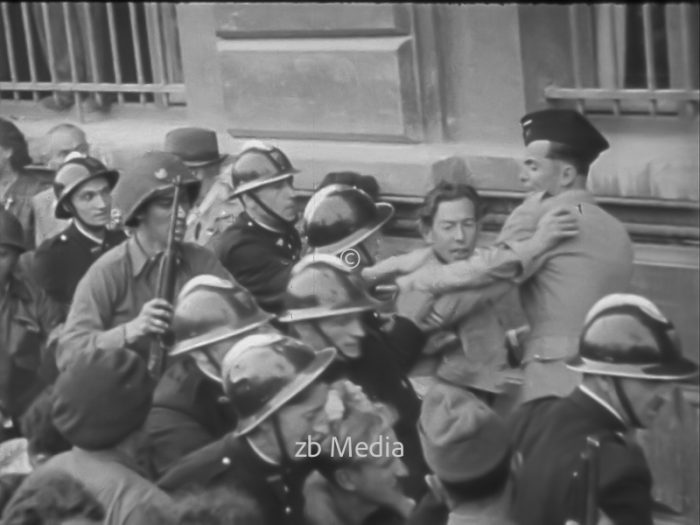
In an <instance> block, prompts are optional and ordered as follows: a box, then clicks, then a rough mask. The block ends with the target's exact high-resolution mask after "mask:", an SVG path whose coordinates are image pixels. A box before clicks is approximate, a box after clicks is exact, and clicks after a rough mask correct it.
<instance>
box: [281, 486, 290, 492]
mask: <svg viewBox="0 0 700 525" xmlns="http://www.w3.org/2000/svg"><path fill="white" fill-rule="evenodd" d="M282 490H283V491H284V493H285V494H289V487H288V486H287V485H285V486H284V487H282Z"/></svg>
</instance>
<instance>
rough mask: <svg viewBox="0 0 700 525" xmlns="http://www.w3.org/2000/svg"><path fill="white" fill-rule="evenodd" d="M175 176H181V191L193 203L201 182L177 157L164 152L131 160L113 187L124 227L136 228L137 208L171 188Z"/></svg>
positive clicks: (146, 154)
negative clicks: (183, 191) (185, 193)
mask: <svg viewBox="0 0 700 525" xmlns="http://www.w3.org/2000/svg"><path fill="white" fill-rule="evenodd" d="M177 176H180V182H181V184H182V185H183V189H184V190H185V191H186V192H187V196H188V198H189V200H190V203H193V202H194V201H195V200H196V198H197V195H198V194H199V189H200V187H201V182H200V181H199V180H197V179H196V178H195V177H194V175H193V174H192V172H191V171H190V170H189V169H188V168H187V166H185V165H184V164H183V163H182V161H181V160H180V159H179V158H178V157H177V156H175V155H173V154H172V153H165V152H164V151H149V152H147V153H144V154H143V155H141V156H140V157H138V158H136V159H135V160H134V161H132V162H131V163H130V164H129V165H128V166H127V167H126V169H125V170H124V174H123V175H122V176H121V177H120V178H119V182H118V183H117V185H116V187H115V188H114V202H115V205H116V206H117V207H118V208H119V209H120V211H121V212H122V218H123V221H124V225H126V226H135V225H136V223H135V219H136V213H137V212H138V211H139V209H140V208H141V207H142V206H143V205H144V204H145V203H146V202H148V201H149V200H151V199H152V198H153V197H155V196H156V195H158V194H159V193H162V192H163V191H166V190H169V189H171V188H172V183H173V181H174V180H175V177H177Z"/></svg>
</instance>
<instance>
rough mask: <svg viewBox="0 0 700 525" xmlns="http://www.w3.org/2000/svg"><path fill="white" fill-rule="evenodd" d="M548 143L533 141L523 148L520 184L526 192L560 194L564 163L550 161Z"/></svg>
mask: <svg viewBox="0 0 700 525" xmlns="http://www.w3.org/2000/svg"><path fill="white" fill-rule="evenodd" d="M549 149H550V142H549V141H548V140H535V141H533V142H530V144H528V145H527V146H526V147H525V157H524V159H523V169H522V170H521V171H520V176H519V178H520V182H522V184H523V186H525V188H526V189H527V190H528V191H534V192H538V191H544V192H547V193H548V194H549V195H557V194H558V193H561V191H562V187H561V183H562V174H563V171H564V167H565V166H564V163H563V162H562V161H559V160H554V159H550V158H548V157H547V155H548V154H549Z"/></svg>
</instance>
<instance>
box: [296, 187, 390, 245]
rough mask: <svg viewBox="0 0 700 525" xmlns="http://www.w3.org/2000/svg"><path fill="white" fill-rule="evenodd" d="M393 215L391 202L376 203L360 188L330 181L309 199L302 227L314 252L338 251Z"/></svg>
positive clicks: (362, 238)
mask: <svg viewBox="0 0 700 525" xmlns="http://www.w3.org/2000/svg"><path fill="white" fill-rule="evenodd" d="M393 216H394V207H393V206H392V205H391V204H389V203H388V202H377V203H375V202H374V201H373V200H372V198H371V197H370V196H369V195H368V194H367V193H366V192H364V191H363V190H361V189H359V188H355V187H353V186H349V185H347V184H331V185H330V186H326V187H324V188H321V189H320V190H318V191H317V192H316V193H314V194H313V195H312V196H311V198H310V199H309V202H308V203H307V204H306V208H305V209H304V216H303V229H304V233H305V235H306V238H307V242H308V244H309V247H310V248H312V249H313V250H314V251H315V252H317V253H330V254H338V253H340V252H342V251H345V250H347V249H348V248H351V247H353V246H355V245H357V244H359V243H361V242H362V241H364V240H365V239H367V238H368V237H369V236H370V235H372V234H373V233H374V232H376V231H378V230H379V229H380V228H381V227H382V226H384V225H385V224H386V223H387V222H389V220H390V219H391V218H392V217H393Z"/></svg>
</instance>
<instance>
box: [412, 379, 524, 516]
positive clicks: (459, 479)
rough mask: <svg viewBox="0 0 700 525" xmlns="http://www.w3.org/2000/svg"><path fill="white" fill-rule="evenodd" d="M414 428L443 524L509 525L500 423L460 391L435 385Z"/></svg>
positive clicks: (506, 455)
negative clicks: (446, 513)
mask: <svg viewBox="0 0 700 525" xmlns="http://www.w3.org/2000/svg"><path fill="white" fill-rule="evenodd" d="M418 428H419V434H420V439H421V445H422V447H423V453H424V454H425V458H426V461H427V462H428V465H429V466H430V468H431V470H432V471H433V474H432V475H429V476H427V480H428V485H429V486H430V488H431V490H432V491H433V493H434V495H435V496H436V498H437V499H438V500H439V501H441V502H442V503H443V504H444V505H445V506H447V507H448V508H449V511H450V513H449V518H448V520H447V525H468V524H471V523H479V524H480V525H512V524H513V523H514V522H513V521H511V509H510V501H509V498H510V490H509V489H510V486H509V483H508V482H509V478H510V463H511V447H510V444H509V442H508V432H507V429H506V425H505V423H504V422H503V421H502V420H501V418H500V417H499V416H498V415H496V414H495V413H494V412H492V411H491V409H490V408H489V407H488V406H486V405H485V404H484V403H483V402H481V401H480V400H479V399H478V398H476V397H474V396H473V395H472V394H470V393H469V392H466V391H465V390H464V389H461V388H458V387H455V386H451V385H447V384H444V383H437V384H435V385H434V386H433V387H432V388H431V389H430V390H429V391H428V393H427V394H426V396H425V398H424V400H423V406H422V408H421V417H420V423H419V426H418ZM410 523H412V524H416V525H418V523H421V522H420V521H418V520H412V521H410ZM425 525H428V524H427V523H425ZM430 525H438V524H437V523H435V522H431V523H430Z"/></svg>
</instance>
